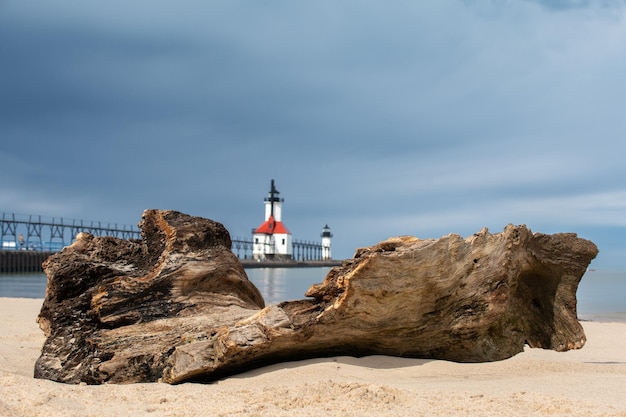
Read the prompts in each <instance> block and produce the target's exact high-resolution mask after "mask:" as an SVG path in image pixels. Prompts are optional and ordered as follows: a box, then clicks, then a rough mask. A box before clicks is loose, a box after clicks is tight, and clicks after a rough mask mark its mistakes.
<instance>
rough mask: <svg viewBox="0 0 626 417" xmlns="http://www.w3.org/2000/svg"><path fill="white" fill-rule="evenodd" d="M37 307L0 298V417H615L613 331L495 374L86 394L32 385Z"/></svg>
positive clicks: (252, 375)
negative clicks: (582, 345) (547, 416)
mask: <svg viewBox="0 0 626 417" xmlns="http://www.w3.org/2000/svg"><path fill="white" fill-rule="evenodd" d="M42 301H43V300H41V299H31V298H0V320H1V323H2V324H1V326H2V327H1V328H2V332H0V386H1V387H2V396H0V416H16V417H20V416H24V417H25V416H29V417H32V416H46V417H56V416H59V417H61V416H63V417H67V416H127V415H133V416H180V417H195V416H207V415H211V416H222V415H223V416H226V415H228V416H287V415H298V416H318V415H325V416H387V415H393V416H420V415H423V416H449V415H470V416H494V415H497V416H509V415H510V416H519V415H524V416H544V415H550V416H571V415H585V416H626V398H625V397H626V396H624V395H623V394H624V392H626V350H625V349H624V346H626V323H623V322H596V321H582V325H583V327H584V328H585V332H586V334H587V339H588V341H587V344H586V346H585V347H583V348H582V349H580V350H576V351H569V352H562V353H559V352H553V351H546V350H541V349H526V351H525V352H523V353H520V354H518V355H516V356H514V357H513V358H511V359H508V360H505V361H500V362H490V363H478V364H460V363H454V362H447V361H440V360H424V359H406V358H396V357H387V356H369V357H363V358H353V357H347V356H341V357H331V358H322V359H309V360H303V361H297V362H286V363H280V364H275V365H272V366H268V367H264V368H260V369H256V370H253V371H250V372H246V373H243V374H240V375H235V376H232V377H229V378H226V379H224V380H221V381H218V382H216V383H213V384H204V385H203V384H181V385H176V386H171V385H167V384H163V383H146V384H128V385H114V384H105V385H100V386H88V385H66V384H60V383H55V382H52V381H47V380H38V379H34V378H33V376H32V375H33V366H34V362H35V360H36V359H37V357H38V356H39V353H40V349H41V346H42V344H43V342H44V336H43V333H42V332H41V330H40V329H39V328H38V326H37V323H36V321H35V320H36V316H37V314H38V313H39V309H40V307H41V304H42Z"/></svg>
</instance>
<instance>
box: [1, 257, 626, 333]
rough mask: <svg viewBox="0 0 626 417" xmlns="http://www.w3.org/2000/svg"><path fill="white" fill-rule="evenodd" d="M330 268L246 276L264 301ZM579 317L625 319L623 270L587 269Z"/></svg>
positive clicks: (37, 292) (13, 280)
mask: <svg viewBox="0 0 626 417" xmlns="http://www.w3.org/2000/svg"><path fill="white" fill-rule="evenodd" d="M328 271H330V267H312V268H250V269H246V274H247V275H248V278H249V279H250V280H251V281H252V282H253V283H254V284H255V285H256V286H257V288H258V289H259V291H261V294H262V295H263V298H264V299H265V303H266V304H268V305H269V304H275V303H279V302H281V301H292V300H298V299H303V298H306V297H305V296H304V294H305V293H306V291H307V289H308V288H309V287H310V286H311V285H313V284H317V283H320V282H322V281H323V280H324V278H325V277H326V274H328ZM46 283H47V278H46V275H45V274H43V273H37V274H0V297H12V298H44V296H45V293H46ZM577 299H578V317H579V319H580V320H591V321H617V322H626V270H590V271H587V272H586V273H585V275H584V276H583V278H582V280H581V282H580V285H579V287H578V292H577Z"/></svg>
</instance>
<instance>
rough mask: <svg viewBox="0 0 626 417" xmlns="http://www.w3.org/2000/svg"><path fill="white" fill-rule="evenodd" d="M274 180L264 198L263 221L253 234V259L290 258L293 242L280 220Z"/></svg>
mask: <svg viewBox="0 0 626 417" xmlns="http://www.w3.org/2000/svg"><path fill="white" fill-rule="evenodd" d="M279 194H280V193H279V192H278V190H277V189H276V186H275V184H274V180H272V183H271V188H270V192H269V194H268V196H267V197H266V198H265V200H264V201H265V221H264V222H263V223H262V224H261V225H260V226H259V227H257V228H256V229H255V230H254V232H253V234H252V240H253V247H252V256H253V258H254V259H255V260H258V261H262V260H267V259H291V258H292V257H293V242H292V236H291V232H290V231H289V230H288V229H287V227H285V225H284V224H283V222H282V204H283V201H284V199H282V198H280V197H279Z"/></svg>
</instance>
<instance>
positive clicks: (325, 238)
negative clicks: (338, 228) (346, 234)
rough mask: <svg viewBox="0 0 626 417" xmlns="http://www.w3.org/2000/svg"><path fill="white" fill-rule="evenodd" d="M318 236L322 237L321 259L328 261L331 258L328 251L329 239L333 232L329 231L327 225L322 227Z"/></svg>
mask: <svg viewBox="0 0 626 417" xmlns="http://www.w3.org/2000/svg"><path fill="white" fill-rule="evenodd" d="M320 236H321V238H322V260H323V261H329V260H331V259H333V257H332V255H331V253H330V240H331V238H332V237H333V234H332V233H330V227H328V225H326V226H324V228H322V234H321V235H320Z"/></svg>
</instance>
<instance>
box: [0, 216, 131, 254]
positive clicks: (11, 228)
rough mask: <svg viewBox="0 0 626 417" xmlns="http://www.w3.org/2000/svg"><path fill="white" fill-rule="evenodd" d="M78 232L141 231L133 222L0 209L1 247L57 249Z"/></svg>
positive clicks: (116, 233)
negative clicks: (0, 213) (63, 216)
mask: <svg viewBox="0 0 626 417" xmlns="http://www.w3.org/2000/svg"><path fill="white" fill-rule="evenodd" d="M80 232H88V233H91V234H92V235H94V236H114V237H119V238H122V239H139V238H141V233H140V232H139V229H138V228H137V227H136V226H129V225H118V224H117V223H104V222H99V221H88V220H87V221H86V220H76V219H64V218H62V217H44V216H33V215H20V214H15V213H2V219H1V220H0V250H29V251H39V252H57V251H59V250H61V249H62V248H63V247H64V246H67V245H68V244H70V243H72V242H73V241H74V240H75V239H76V236H77V235H78V234H79V233H80Z"/></svg>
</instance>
